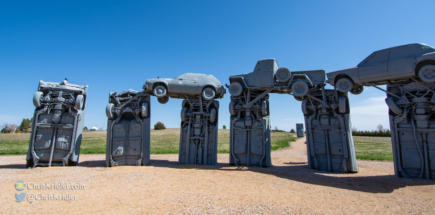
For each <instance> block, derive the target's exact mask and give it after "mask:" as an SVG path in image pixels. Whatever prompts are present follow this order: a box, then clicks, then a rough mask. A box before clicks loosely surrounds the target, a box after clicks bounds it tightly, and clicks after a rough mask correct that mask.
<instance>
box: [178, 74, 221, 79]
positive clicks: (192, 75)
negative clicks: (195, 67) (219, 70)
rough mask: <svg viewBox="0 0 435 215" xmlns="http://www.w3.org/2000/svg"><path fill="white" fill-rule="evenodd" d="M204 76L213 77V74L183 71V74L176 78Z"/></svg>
mask: <svg viewBox="0 0 435 215" xmlns="http://www.w3.org/2000/svg"><path fill="white" fill-rule="evenodd" d="M204 77H208V78H211V77H213V78H215V77H214V76H213V75H208V74H197V73H184V74H182V75H180V76H178V77H177V78H204ZM215 79H216V78H215Z"/></svg>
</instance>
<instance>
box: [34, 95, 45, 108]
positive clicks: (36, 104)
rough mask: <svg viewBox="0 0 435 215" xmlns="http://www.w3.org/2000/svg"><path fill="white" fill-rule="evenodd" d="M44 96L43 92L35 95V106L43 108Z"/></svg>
mask: <svg viewBox="0 0 435 215" xmlns="http://www.w3.org/2000/svg"><path fill="white" fill-rule="evenodd" d="M42 94H43V93H42V92H41V91H38V92H36V93H35V95H33V105H35V107H41V98H42Z"/></svg>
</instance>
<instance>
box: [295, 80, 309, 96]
mask: <svg viewBox="0 0 435 215" xmlns="http://www.w3.org/2000/svg"><path fill="white" fill-rule="evenodd" d="M309 89H310V87H309V86H308V84H307V82H304V81H296V82H295V83H294V84H293V85H292V92H293V95H294V96H298V97H303V96H305V95H307V93H308V90H309Z"/></svg>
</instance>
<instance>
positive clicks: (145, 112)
mask: <svg viewBox="0 0 435 215" xmlns="http://www.w3.org/2000/svg"><path fill="white" fill-rule="evenodd" d="M140 115H142V117H147V116H148V104H147V103H145V102H144V103H142V107H141V108H140Z"/></svg>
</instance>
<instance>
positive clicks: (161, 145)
mask: <svg viewBox="0 0 435 215" xmlns="http://www.w3.org/2000/svg"><path fill="white" fill-rule="evenodd" d="M218 134H219V136H218V153H229V139H230V130H229V129H226V130H222V129H220V130H219V132H218ZM293 135H295V134H294V133H285V132H271V136H272V137H271V140H272V150H276V149H279V148H283V147H288V146H290V145H289V142H293V141H295V140H296V139H297V138H296V137H294V136H293ZM29 139H30V134H29V133H27V134H0V155H13V154H27V150H28V147H29ZM179 144H180V129H166V130H151V149H150V150H151V154H177V153H178V148H179ZM80 153H81V154H104V153H106V131H90V132H83V137H82V145H81V147H80Z"/></svg>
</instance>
